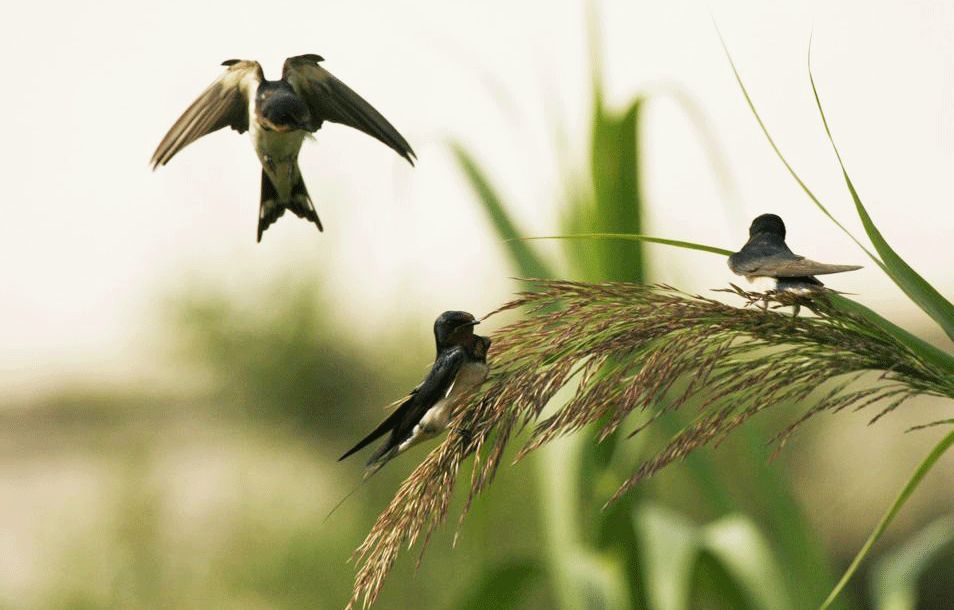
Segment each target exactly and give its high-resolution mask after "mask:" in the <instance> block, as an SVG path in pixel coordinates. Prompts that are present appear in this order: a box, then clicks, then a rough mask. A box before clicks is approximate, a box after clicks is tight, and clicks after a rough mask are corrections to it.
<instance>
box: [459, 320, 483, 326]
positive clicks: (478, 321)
mask: <svg viewBox="0 0 954 610" xmlns="http://www.w3.org/2000/svg"><path fill="white" fill-rule="evenodd" d="M478 324H480V320H471V321H470V322H464V323H463V324H461V326H477V325H478Z"/></svg>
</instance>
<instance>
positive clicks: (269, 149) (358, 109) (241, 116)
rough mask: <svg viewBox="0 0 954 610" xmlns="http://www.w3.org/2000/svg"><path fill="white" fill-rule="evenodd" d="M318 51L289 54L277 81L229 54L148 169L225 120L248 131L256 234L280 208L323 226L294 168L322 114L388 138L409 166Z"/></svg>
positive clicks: (395, 136)
mask: <svg viewBox="0 0 954 610" xmlns="http://www.w3.org/2000/svg"><path fill="white" fill-rule="evenodd" d="M322 61H324V59H323V58H322V57H321V56H319V55H314V54H311V55H299V56H297V57H289V58H288V59H286V60H285V65H284V66H283V67H282V78H281V80H274V81H270V80H265V74H264V72H262V66H261V65H259V63H258V62H257V61H252V60H247V59H241V60H240V59H229V60H227V61H225V62H223V63H222V65H223V66H226V67H227V68H226V70H225V72H224V73H223V74H222V75H221V76H219V78H217V79H216V80H215V82H213V83H212V84H211V85H209V87H208V88H207V89H206V90H205V91H204V92H203V93H202V95H200V96H199V98H198V99H197V100H195V101H194V102H192V105H191V106H189V108H188V109H186V111H185V112H184V113H182V116H181V117H179V120H177V121H176V122H175V124H174V125H173V126H172V128H171V129H170V130H169V133H167V134H166V136H165V137H164V138H163V139H162V142H160V143H159V146H158V148H156V152H155V153H153V155H152V168H153V169H154V170H155V169H156V168H158V167H159V166H160V165H165V164H166V163H168V162H169V160H170V159H172V157H174V156H175V154H176V153H178V152H179V151H180V150H182V149H183V148H185V147H186V146H188V145H189V144H191V143H192V142H195V141H196V140H198V139H199V138H201V137H202V136H204V135H207V134H210V133H212V132H214V131H218V130H219V129H222V128H223V127H231V128H232V129H234V130H235V131H237V132H239V133H245V132H246V131H248V132H249V135H251V137H252V144H253V146H254V147H255V153H256V154H257V155H258V158H259V161H260V162H261V164H262V191H261V203H260V206H259V213H258V241H262V233H264V232H265V229H267V228H268V227H269V226H270V225H271V224H272V223H273V222H275V221H276V220H278V219H279V218H280V217H281V215H282V214H284V213H285V210H286V209H287V210H291V211H292V212H293V213H294V214H296V215H297V216H298V217H300V218H304V219H306V220H309V221H311V222H313V223H315V225H316V226H317V227H318V230H319V231H322V230H324V229H323V227H322V226H321V221H320V220H319V219H318V213H317V212H316V211H315V206H314V204H313V203H312V201H311V197H309V196H308V189H306V188H305V183H304V182H303V181H302V177H301V171H300V170H299V169H298V151H299V150H301V145H302V142H303V141H304V139H305V137H306V136H308V135H309V134H312V133H314V132H316V131H318V130H319V129H320V128H321V126H322V124H323V123H324V122H325V121H330V122H332V123H341V124H343V125H347V126H349V127H353V128H355V129H358V130H361V131H363V132H364V133H366V134H368V135H370V136H372V137H374V138H376V139H378V140H380V141H381V142H383V143H384V144H387V145H388V146H389V147H390V148H392V149H393V150H394V151H395V152H397V153H398V154H399V155H401V156H402V157H403V158H404V159H406V160H407V162H408V163H410V164H411V165H414V159H415V158H416V157H415V155H414V151H413V150H411V146H410V144H408V143H407V140H405V139H404V137H403V136H401V134H400V133H398V131H397V130H396V129H395V128H394V126H393V125H391V123H389V122H388V120H387V119H385V118H384V117H383V116H381V113H379V112H378V111H377V110H375V109H374V108H373V107H372V106H371V104H369V103H368V102H366V101H365V100H364V99H363V98H362V97H361V96H360V95H358V94H357V93H355V92H354V91H352V90H351V89H350V88H349V87H348V86H347V85H345V84H344V83H343V82H341V81H340V80H338V79H337V78H335V77H334V75H332V74H331V72H328V71H327V70H325V69H324V68H322V67H321V66H320V65H319V63H320V62H322Z"/></svg>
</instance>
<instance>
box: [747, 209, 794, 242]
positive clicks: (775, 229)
mask: <svg viewBox="0 0 954 610" xmlns="http://www.w3.org/2000/svg"><path fill="white" fill-rule="evenodd" d="M760 233H769V234H771V235H778V236H779V237H781V238H782V239H785V223H784V222H782V219H781V218H780V217H778V216H776V215H775V214H762V215H761V216H759V217H758V218H756V219H755V220H753V221H752V224H751V225H750V226H749V237H755V236H756V235H758V234H760Z"/></svg>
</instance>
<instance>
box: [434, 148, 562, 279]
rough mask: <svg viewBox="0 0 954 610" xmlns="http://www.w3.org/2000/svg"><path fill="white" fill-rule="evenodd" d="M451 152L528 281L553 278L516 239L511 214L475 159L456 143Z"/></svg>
mask: <svg viewBox="0 0 954 610" xmlns="http://www.w3.org/2000/svg"><path fill="white" fill-rule="evenodd" d="M451 150H452V151H453V152H454V156H455V157H456V159H457V162H458V163H459V164H460V167H461V169H462V170H463V172H464V175H465V176H466V177H467V180H468V182H469V183H470V186H471V188H473V189H474V193H475V194H476V195H477V200H478V201H479V202H480V204H481V205H482V206H483V208H484V211H486V212H487V216H488V217H489V218H490V221H491V223H493V226H494V229H496V231H497V234H498V235H500V237H501V238H503V239H504V243H505V244H506V246H507V253H508V254H509V255H510V259H511V261H512V262H513V265H514V266H515V267H516V268H517V269H519V270H520V273H521V274H522V275H524V276H526V277H535V278H545V277H551V276H552V274H551V273H550V271H549V269H548V268H547V265H546V264H545V263H544V262H543V260H542V259H540V257H539V256H537V254H536V252H534V251H533V250H532V249H531V248H529V247H528V246H527V245H526V244H524V243H521V242H520V240H519V239H517V238H518V237H519V235H520V233H519V231H518V230H517V226H516V224H515V223H514V222H513V220H512V219H511V218H510V214H509V213H508V212H507V210H506V208H505V207H504V204H503V202H502V200H501V199H500V196H499V195H498V194H497V191H496V190H495V189H494V187H493V186H492V185H491V183H490V180H489V179H488V178H487V176H486V175H485V174H484V172H483V170H482V169H481V168H480V166H479V165H477V162H476V161H475V160H474V158H473V157H472V156H471V155H470V153H468V152H467V150H466V149H464V147H463V146H461V145H460V144H458V143H456V142H455V143H451Z"/></svg>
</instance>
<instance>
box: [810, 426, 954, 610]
mask: <svg viewBox="0 0 954 610" xmlns="http://www.w3.org/2000/svg"><path fill="white" fill-rule="evenodd" d="M951 445H954V432H951V433H950V434H948V435H947V436H945V437H944V438H942V439H941V442H939V443H938V444H937V445H936V446H935V447H934V449H932V450H931V453H929V454H928V456H927V457H926V458H924V461H923V462H921V463H920V464H919V465H918V467H917V468H916V469H915V471H914V474H912V475H911V478H910V479H908V482H907V483H906V484H905V486H904V488H903V489H902V490H901V493H899V494H898V497H897V498H896V499H895V501H894V503H892V504H891V506H890V507H889V508H888V511H887V512H886V513H885V514H884V516H883V517H881V521H879V522H878V525H877V526H876V527H875V529H874V531H873V532H871V535H869V536H868V539H867V540H866V541H865V544H864V545H863V546H862V547H861V550H860V551H858V554H857V555H855V558H854V559H853V560H852V562H851V565H849V566H848V569H847V570H845V573H844V574H843V575H842V577H841V580H839V581H838V584H837V585H835V588H834V589H832V591H831V593H829V594H828V597H827V598H826V599H825V601H824V602H822V604H821V606H819V610H825V609H826V608H828V607H829V606H831V604H832V602H833V601H835V598H837V597H838V595H839V594H840V593H841V591H842V589H844V588H845V585H846V584H848V581H849V580H851V577H852V576H854V574H855V572H856V571H857V570H858V566H859V565H861V562H862V561H864V559H865V557H867V556H868V553H869V552H870V551H871V547H873V546H874V544H875V543H876V542H877V541H878V539H879V538H881V535H882V534H884V532H885V530H886V529H888V526H889V525H891V522H892V521H894V518H895V517H897V516H898V513H899V512H900V511H901V508H902V507H903V506H904V505H905V504H906V503H907V501H908V499H909V498H910V497H911V494H913V493H914V490H915V489H917V487H918V485H920V484H921V481H922V480H923V479H924V477H925V476H926V475H927V473H928V472H930V471H931V469H932V468H933V467H934V464H936V463H937V461H938V460H939V459H940V457H941V456H942V455H944V452H946V451H947V450H948V449H950V448H951Z"/></svg>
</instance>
